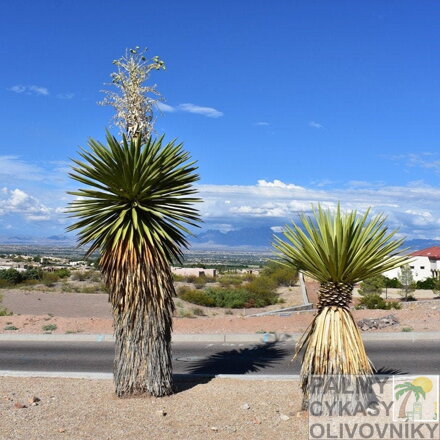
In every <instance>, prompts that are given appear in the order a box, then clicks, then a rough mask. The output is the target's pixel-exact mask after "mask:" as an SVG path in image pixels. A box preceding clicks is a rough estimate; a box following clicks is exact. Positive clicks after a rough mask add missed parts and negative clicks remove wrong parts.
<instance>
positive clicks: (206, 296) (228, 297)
mask: <svg viewBox="0 0 440 440" xmlns="http://www.w3.org/2000/svg"><path fill="white" fill-rule="evenodd" d="M179 298H181V299H183V300H184V301H188V302H191V303H193V304H197V305H200V306H206V307H225V308H229V309H236V308H249V307H264V306H267V305H270V304H275V303H276V302H277V300H278V296H277V294H275V293H274V292H271V291H267V290H262V291H261V292H260V291H259V292H251V291H249V290H248V289H247V288H244V287H216V288H214V287H210V288H208V289H206V290H204V291H203V290H193V289H189V288H187V287H181V288H180V289H179Z"/></svg>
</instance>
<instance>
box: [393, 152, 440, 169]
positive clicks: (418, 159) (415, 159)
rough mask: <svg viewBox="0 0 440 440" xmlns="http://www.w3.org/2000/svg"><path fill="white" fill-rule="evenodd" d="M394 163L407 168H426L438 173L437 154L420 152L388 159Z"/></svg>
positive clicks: (439, 162) (439, 167) (439, 164)
mask: <svg viewBox="0 0 440 440" xmlns="http://www.w3.org/2000/svg"><path fill="white" fill-rule="evenodd" d="M389 158H390V159H391V160H393V161H395V162H403V163H404V164H405V166H407V167H408V168H426V169H431V170H433V171H434V172H436V173H440V159H438V153H431V152H422V153H417V154H415V153H408V154H399V155H395V156H391V157H389Z"/></svg>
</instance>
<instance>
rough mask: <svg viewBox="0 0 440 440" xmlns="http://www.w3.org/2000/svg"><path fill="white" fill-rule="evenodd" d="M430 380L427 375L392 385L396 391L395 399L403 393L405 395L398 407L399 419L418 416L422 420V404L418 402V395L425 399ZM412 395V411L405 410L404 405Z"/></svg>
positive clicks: (412, 418)
mask: <svg viewBox="0 0 440 440" xmlns="http://www.w3.org/2000/svg"><path fill="white" fill-rule="evenodd" d="M432 387H433V385H432V381H431V379H429V378H427V377H423V376H420V377H417V378H415V379H414V380H413V381H412V382H404V383H402V384H399V385H396V386H395V387H394V389H395V390H397V392H396V395H395V397H396V400H399V399H400V398H401V397H402V396H403V395H405V397H404V399H403V400H402V403H401V404H400V409H399V416H398V417H399V419H406V420H410V419H411V420H414V418H415V417H416V416H418V417H417V418H418V420H422V404H421V402H419V400H420V397H423V399H426V393H429V392H430V391H431V390H432ZM412 395H414V397H415V399H416V401H415V403H414V405H413V411H407V410H406V407H407V405H408V401H409V398H410V397H411V396H412Z"/></svg>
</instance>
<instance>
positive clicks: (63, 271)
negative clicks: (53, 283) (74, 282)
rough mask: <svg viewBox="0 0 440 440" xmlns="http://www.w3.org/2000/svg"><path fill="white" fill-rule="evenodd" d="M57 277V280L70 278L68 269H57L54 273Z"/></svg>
mask: <svg viewBox="0 0 440 440" xmlns="http://www.w3.org/2000/svg"><path fill="white" fill-rule="evenodd" d="M55 273H56V274H57V276H58V277H59V278H68V277H70V270H69V269H58V270H56V271H55Z"/></svg>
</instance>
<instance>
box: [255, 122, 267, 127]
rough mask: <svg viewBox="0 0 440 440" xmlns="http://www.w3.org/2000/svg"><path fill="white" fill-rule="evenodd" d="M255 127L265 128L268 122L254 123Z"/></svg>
mask: <svg viewBox="0 0 440 440" xmlns="http://www.w3.org/2000/svg"><path fill="white" fill-rule="evenodd" d="M255 125H258V126H259V127H267V126H268V125H270V124H269V122H266V121H260V122H256V123H255Z"/></svg>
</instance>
